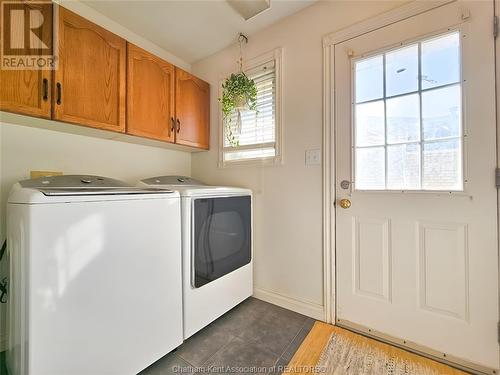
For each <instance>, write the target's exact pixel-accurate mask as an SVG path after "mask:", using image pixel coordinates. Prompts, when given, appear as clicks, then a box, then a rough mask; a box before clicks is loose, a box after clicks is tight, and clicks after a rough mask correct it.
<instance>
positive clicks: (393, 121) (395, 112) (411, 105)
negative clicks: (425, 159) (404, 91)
mask: <svg viewBox="0 0 500 375" xmlns="http://www.w3.org/2000/svg"><path fill="white" fill-rule="evenodd" d="M418 140H420V99H419V96H418V94H411V95H406V96H399V97H397V98H392V99H388V100H387V143H403V142H414V141H418Z"/></svg>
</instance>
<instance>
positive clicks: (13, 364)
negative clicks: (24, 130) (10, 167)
mask: <svg viewBox="0 0 500 375" xmlns="http://www.w3.org/2000/svg"><path fill="white" fill-rule="evenodd" d="M180 233H181V228H180V198H179V194H178V193H177V192H173V191H168V190H158V189H147V188H137V187H131V186H130V185H127V184H125V183H123V182H121V181H117V180H113V179H108V178H103V177H95V176H58V177H47V178H40V179H34V180H26V181H21V182H19V183H17V184H16V185H15V186H14V187H13V188H12V190H11V193H10V196H9V199H8V204H7V244H8V249H9V253H10V270H11V283H10V292H9V295H10V303H9V305H10V306H9V318H8V320H9V328H8V331H9V333H8V353H7V364H8V367H9V371H10V372H9V373H10V374H11V375H42V374H43V375H48V374H50V375H69V374H71V375H90V374H96V375H97V374H102V375H104V374H106V375H126V374H130V375H132V374H137V373H138V372H139V371H141V370H143V369H144V368H146V367H148V366H149V365H150V364H152V363H153V362H156V361H157V360H158V359H159V358H161V357H162V356H164V355H165V354H167V353H168V352H170V351H171V350H173V349H174V348H176V347H177V346H179V345H180V344H181V343H182V341H183V336H182V279H181V251H180V250H181V237H180Z"/></svg>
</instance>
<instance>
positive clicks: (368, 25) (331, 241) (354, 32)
mask: <svg viewBox="0 0 500 375" xmlns="http://www.w3.org/2000/svg"><path fill="white" fill-rule="evenodd" d="M454 1H457V0H438V1H432V2H431V1H418V0H415V1H412V2H411V3H408V4H405V5H402V6H400V7H398V8H395V9H393V10H390V11H388V12H386V13H383V14H381V15H379V16H376V17H373V18H371V19H368V20H366V21H362V22H360V23H357V24H355V25H352V26H349V27H347V28H345V29H341V30H339V31H336V32H334V33H331V34H328V35H326V36H324V37H323V161H324V162H323V275H324V278H323V300H324V320H325V321H326V322H327V323H333V324H335V321H336V316H335V307H334V306H335V303H336V301H335V205H334V203H335V200H336V196H335V194H336V193H335V119H336V113H335V95H334V90H335V82H334V74H333V72H334V64H335V59H334V50H335V45H336V44H339V43H342V42H345V41H347V40H349V39H352V38H355V37H358V36H361V35H363V34H366V33H369V32H371V31H374V30H377V29H380V28H382V27H385V26H388V25H391V24H393V23H396V22H399V21H402V20H405V19H407V18H410V17H413V16H416V15H419V14H421V13H425V12H427V11H429V10H432V9H435V8H438V7H441V6H443V5H446V4H448V3H452V2H454ZM495 1H496V2H497V5H498V6H500V0H495ZM463 17H464V19H465V18H467V17H468V14H464V15H463ZM497 56H498V51H497ZM498 63H499V62H498V61H497V65H498ZM497 70H498V71H500V69H498V68H497ZM497 89H498V94H500V88H498V87H497ZM497 129H498V122H497ZM499 152H500V150H499ZM492 173H493V172H492Z"/></svg>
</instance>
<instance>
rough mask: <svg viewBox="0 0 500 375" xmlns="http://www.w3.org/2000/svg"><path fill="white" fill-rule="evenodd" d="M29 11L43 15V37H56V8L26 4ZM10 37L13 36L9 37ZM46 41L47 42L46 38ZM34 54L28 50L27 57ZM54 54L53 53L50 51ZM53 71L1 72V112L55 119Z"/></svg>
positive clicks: (26, 51)
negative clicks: (54, 16)
mask: <svg viewBox="0 0 500 375" xmlns="http://www.w3.org/2000/svg"><path fill="white" fill-rule="evenodd" d="M1 3H2V2H0V5H1ZM22 6H23V7H24V9H25V10H31V9H37V10H40V11H41V12H42V15H43V17H44V21H45V22H44V23H43V25H42V27H41V31H40V32H41V33H42V34H44V35H48V36H49V38H51V37H52V14H53V13H52V12H53V8H52V4H47V3H45V4H42V3H26V2H25V3H22ZM7 31H8V30H7ZM6 37H9V35H6ZM43 39H45V38H43ZM30 53H33V51H32V50H24V51H23V52H22V54H23V55H29V54H30ZM50 53H52V51H50ZM51 81H52V71H50V70H5V69H0V110H1V111H7V112H14V113H19V114H26V115H29V116H36V117H42V118H50V117H51V84H52V82H51Z"/></svg>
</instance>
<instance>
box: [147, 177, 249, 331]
mask: <svg viewBox="0 0 500 375" xmlns="http://www.w3.org/2000/svg"><path fill="white" fill-rule="evenodd" d="M140 185H141V186H147V187H156V188H158V187H162V188H168V189H172V190H176V191H178V192H179V193H180V195H181V216H182V249H183V250H182V263H183V268H182V269H183V276H182V280H183V285H182V286H183V307H184V310H183V313H184V339H187V338H188V337H190V336H191V335H193V334H194V333H196V332H197V331H199V330H200V329H202V328H203V327H205V326H207V325H208V324H210V323H211V322H212V321H214V320H215V319H217V318H218V317H220V316H221V315H223V314H224V313H226V312H227V311H229V310H230V309H232V308H233V307H235V306H236V305H238V304H239V303H240V302H242V301H243V300H245V299H246V298H248V297H250V296H251V295H252V293H253V277H252V192H251V191H250V190H248V189H242V188H235V187H221V186H208V185H205V184H203V183H201V182H199V181H196V180H193V179H191V178H189V177H182V176H162V177H153V178H149V179H146V180H142V181H141V183H140Z"/></svg>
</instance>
